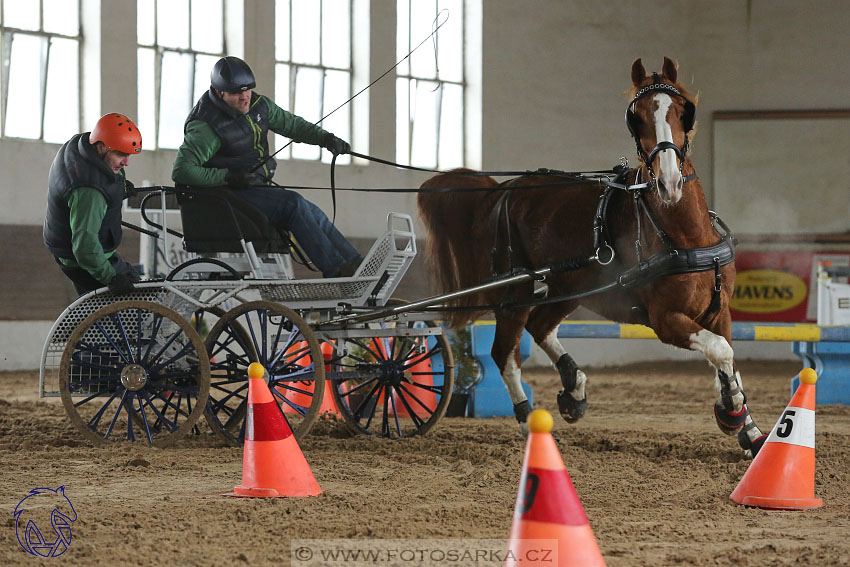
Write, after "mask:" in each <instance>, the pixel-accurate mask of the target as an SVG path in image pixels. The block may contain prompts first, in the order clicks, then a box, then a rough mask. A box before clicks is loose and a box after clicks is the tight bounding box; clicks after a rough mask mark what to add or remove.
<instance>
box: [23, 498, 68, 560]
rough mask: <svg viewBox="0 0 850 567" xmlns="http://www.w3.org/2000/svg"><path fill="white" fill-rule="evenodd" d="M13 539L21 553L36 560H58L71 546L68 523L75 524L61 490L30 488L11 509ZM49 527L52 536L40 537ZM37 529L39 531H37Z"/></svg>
mask: <svg viewBox="0 0 850 567" xmlns="http://www.w3.org/2000/svg"><path fill="white" fill-rule="evenodd" d="M14 518H15V535H16V536H17V538H18V543H19V544H20V545H21V547H22V548H23V550H24V551H26V552H27V553H29V554H31V555H36V556H38V557H58V556H60V555H62V554H63V553H65V552H66V551H68V547H70V545H71V523H72V522H76V521H77V512H76V510H74V505H73V504H71V501H70V500H69V499H68V497H67V496H65V487H64V486H60V487H59V488H57V489H56V490H53V489H52V488H33V489H32V490H30V492H29V494H27V495H26V496H25V497H24V498H23V500H21V501H20V502H18V505H17V506H16V507H15V513H14ZM48 522H49V524H50V527H51V528H53V534H52V536H51V534H50V533H46V534H45V533H42V531H41V529H42V528H46V526H47V525H48ZM39 525H40V526H41V528H39Z"/></svg>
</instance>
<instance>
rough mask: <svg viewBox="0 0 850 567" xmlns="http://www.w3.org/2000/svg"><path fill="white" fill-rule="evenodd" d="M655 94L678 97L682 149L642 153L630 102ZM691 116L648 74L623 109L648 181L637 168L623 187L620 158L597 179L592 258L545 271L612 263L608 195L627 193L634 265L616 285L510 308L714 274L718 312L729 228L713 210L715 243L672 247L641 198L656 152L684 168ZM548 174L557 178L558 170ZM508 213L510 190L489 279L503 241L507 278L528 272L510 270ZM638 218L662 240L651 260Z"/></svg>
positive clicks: (730, 248)
mask: <svg viewBox="0 0 850 567" xmlns="http://www.w3.org/2000/svg"><path fill="white" fill-rule="evenodd" d="M656 92H667V93H669V94H672V95H674V96H678V97H680V98H682V99H683V100H684V101H685V102H684V106H685V112H684V114H683V116H682V121H683V127H684V130H685V141H684V143H683V145H682V147H679V146H676V145H675V144H674V143H672V142H669V141H662V142H659V143H658V144H657V145H656V146H655V148H653V149H652V151H651V152H649V154H647V153H646V152H645V151H644V149H643V147H642V146H641V144H640V137H639V136H638V134H637V126H636V124H635V121H636V116H635V114H634V105H635V102H637V101H638V100H639V99H641V98H642V97H644V96H647V95H650V94H653V93H656ZM694 115H695V106H694V104H693V103H692V102H691V101H689V100H688V99H687V98H685V96H684V95H683V94H682V93H681V92H680V91H679V90H678V89H677V88H676V87H674V86H673V85H670V84H667V83H663V82H661V80H660V78H659V76H658V75H657V74H653V82H652V84H650V85H647V86H645V87H643V88H642V89H640V90H639V91H638V92H637V93H636V94H635V96H634V98H633V99H632V101H631V102H630V103H629V105H628V107H627V108H626V124H627V126H628V129H629V132H630V133H631V135H632V137H633V138H634V139H635V142H636V145H637V149H638V155H639V156H640V158H641V160H642V161H643V163H644V166H645V167H646V169H647V172H648V174H649V180H648V181H646V182H641V180H640V173H641V170H640V169H637V170H636V173H635V182H634V183H633V184H631V185H629V184H627V183H626V180H627V178H628V176H629V175H630V174H631V173H632V172H635V170H634V169H632V170H630V169H628V168H627V166H626V163H625V160H624V159H622V163H621V164H620V165H619V166H617V167H615V168H614V169H613V170H612V172H611V173H612V174H616V177H615V178H614V180H613V181H609V180H608V179H598V182H599V183H600V184H602V185H604V189H603V190H602V193H601V194H600V196H599V203H598V204H597V207H596V215H595V217H594V220H593V250H594V252H593V255H592V256H590V257H580V258H574V259H568V260H565V261H562V262H558V263H557V264H555V265H552V266H549V269H551V271H552V272H553V273H558V272H564V271H569V270H577V269H580V268H583V267H585V266H587V265H588V264H589V263H590V262H592V261H595V262H597V263H598V264H600V265H602V266H606V265H608V264H610V263H611V262H613V261H614V259H615V258H616V256H617V253H616V251H615V249H614V246H613V240H612V238H611V235H610V230H609V228H608V220H607V217H608V206H609V204H610V201H611V197H612V195H613V194H614V193H615V192H616V191H626V192H628V193H630V194H631V197H632V203H633V208H634V215H635V221H636V226H637V231H636V232H637V234H636V235H635V242H634V246H635V256H636V258H637V263H636V264H635V265H634V266H631V267H629V268H626V269H625V270H624V271H623V272H622V273H621V274H620V275H619V276H618V277H617V278H616V279H615V281H613V282H610V283H608V284H605V285H602V286H600V287H597V288H594V289H590V290H586V291H583V292H579V293H575V294H571V295H567V296H560V297H553V298H545V299H542V300H533V301H526V302H521V303H515V304H514V306H517V307H525V306H534V305H542V304H545V303H555V302H559V301H567V300H570V299H577V298H580V297H586V296H588V295H593V294H596V293H602V292H605V291H609V290H611V289H613V288H615V287H619V288H622V289H626V290H628V289H633V288H638V287H641V286H644V285H646V284H648V283H650V282H652V281H653V280H655V279H657V278H660V277H664V276H669V275H675V274H686V273H693V272H704V271H708V270H714V286H713V287H712V292H711V301H710V303H709V307H708V310H707V312H706V315H707V314H710V313H714V312H716V311H717V310H719V309H720V298H721V291H722V283H723V276H722V274H721V271H720V269H721V268H722V267H723V266H725V265H727V264H729V263H731V262H733V261H734V259H735V239H734V237H733V235H732V233H731V231H730V230H729V227H728V226H727V225H726V224H725V223H724V222H723V220H722V219H720V217H719V216H717V213H715V212H714V211H709V217H710V219H711V225H712V227H713V228H714V230H715V232H716V233H717V235H718V237H719V241H718V242H717V243H716V244H714V245H712V246H707V247H703V248H676V247H674V246H673V243H672V242H671V241H670V238H669V237H668V236H667V234H666V233H665V232H664V230H663V229H662V228H661V226H660V225H659V223H658V221H657V220H656V219H655V216H654V215H653V213H652V210H651V209H650V208H649V206H648V204H647V202H646V197H645V196H644V190H645V189H649V188H654V187H655V184H656V183H657V182H658V181H657V179H656V177H655V173H654V171H653V170H652V160H653V158H654V157H655V156H656V155H657V154H658V153H659V152H661V151H664V150H668V149H670V150H673V151H674V152H675V153H676V155H677V156H678V158H679V163H680V166H679V168H680V171H681V169H682V168H683V167H684V162H685V158H686V156H687V152H688V144H689V140H688V133H689V132H690V131H691V130H692V129H693V126H694ZM548 173H552V174H558V172H548ZM694 179H697V176H696V174H693V175H688V176H686V177H685V178H684V183H687V182H689V181H693V180H694ZM509 209H510V190H508V191H507V192H506V193H505V195H503V196H502V198H500V199H499V203H498V204H497V207H496V215H495V222H496V230H495V239H494V244H493V261H492V266H493V268H494V269H493V270H492V271H493V272H494V273H493V276H494V277H498V276H497V275H496V274H495V266H496V264H497V255H498V249H499V244H500V242H501V241H502V240H504V241H505V243H506V251H507V259H508V264H509V266H508V268H509V272H508V275H511V276H512V275H515V274H517V273H522V272H530V271H531V270H529V269H528V268H514V267H513V256H514V251H513V248H512V246H511V234H510V233H511V229H510V219H509ZM643 218H646V219H647V221H648V222H649V224H650V225H651V227H652V229H653V230H654V231H655V234H656V235H657V236H658V239H659V240H660V241H661V243H662V245H663V247H664V250H662V251H659V252H656V253H655V254H652V255H651V256H649V257H647V258H645V259H644V258H643V253H642V252H643V251H642V245H641V235H642V232H643V223H642V219H643ZM502 226H504V231H505V236H504V238H502V237H500V229H501V227H502ZM718 227H719V229H718ZM500 275H505V274H500Z"/></svg>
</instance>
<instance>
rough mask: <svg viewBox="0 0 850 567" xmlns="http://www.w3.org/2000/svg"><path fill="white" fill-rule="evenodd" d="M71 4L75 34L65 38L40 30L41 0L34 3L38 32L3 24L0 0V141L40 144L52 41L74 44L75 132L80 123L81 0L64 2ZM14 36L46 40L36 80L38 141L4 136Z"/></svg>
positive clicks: (42, 136)
mask: <svg viewBox="0 0 850 567" xmlns="http://www.w3.org/2000/svg"><path fill="white" fill-rule="evenodd" d="M68 1H73V2H74V3H75V4H76V8H77V24H78V25H77V34H76V35H67V34H62V33H57V32H48V31H45V30H44V2H43V0H38V30H27V29H22V28H15V27H11V26H6V25H5V20H6V17H5V16H6V13H5V3H4V2H3V1H2V0H0V139H14V140H37V141H42V142H44V118H45V114H46V113H45V110H46V105H47V89H48V83H49V81H48V77H49V70H50V52H51V50H52V49H53V42H52V41H51V40H52V39H53V38H59V39H67V40H72V41H76V42H77V85H78V90H79V95H78V96H77V125H76V130H77V131H79V128H80V125H81V123H82V116H83V97H82V87H83V84H82V81H83V69H82V66H83V65H82V61H83V25H82V15H83V14H82V0H68ZM16 34H22V35H30V36H36V37H44V38H47V53H46V55H45V57H44V60H43V61H42V66H41V69H40V78H41V80H42V81H43V83H42V84H41V85H39V97H40V101H39V102H40V112H39V119H40V124H39V134H38V138H22V137H19V136H7V135H6V116H7V115H8V110H9V109H8V102H9V75H10V71H11V65H12V59H11V46H12V40H13V38H14V36H15V35H16Z"/></svg>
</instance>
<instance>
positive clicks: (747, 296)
mask: <svg viewBox="0 0 850 567" xmlns="http://www.w3.org/2000/svg"><path fill="white" fill-rule="evenodd" d="M826 259H829V260H833V261H839V263H841V264H842V265H847V264H846V263H847V261H848V258H847V254H846V253H842V254H830V253H817V252H807V251H796V250H795V251H787V252H785V251H783V252H773V251H769V252H755V251H740V250H738V251H736V253H735V269H736V271H737V277H736V279H735V291H734V293H733V295H732V300H731V302H730V304H729V307H730V310H731V312H732V319H734V320H736V321H777V322H792V323H793V322H800V321H814V320H816V319H817V272H816V270H817V263H818V261H821V260H826Z"/></svg>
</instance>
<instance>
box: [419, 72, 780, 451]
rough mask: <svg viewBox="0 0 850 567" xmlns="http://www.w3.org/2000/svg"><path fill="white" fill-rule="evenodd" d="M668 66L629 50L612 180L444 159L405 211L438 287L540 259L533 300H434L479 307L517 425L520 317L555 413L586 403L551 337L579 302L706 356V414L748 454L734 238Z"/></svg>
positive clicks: (516, 293) (455, 317)
mask: <svg viewBox="0 0 850 567" xmlns="http://www.w3.org/2000/svg"><path fill="white" fill-rule="evenodd" d="M677 75H678V72H677V69H676V65H675V64H674V63H673V61H671V60H670V59H668V58H666V57H665V58H664V64H663V67H662V71H661V73H660V74H658V73H653V74H651V75H647V73H646V70H645V69H644V66H643V64H642V63H641V60H640V59H638V60H637V61H635V62H634V64H633V65H632V77H631V78H632V85H633V88H632V91H631V92H632V100H631V102H630V104H629V106H628V108H627V111H626V122H627V126H628V129H629V131H630V132H631V134H632V137H633V138H634V140H635V142H636V144H637V150H638V157H639V158H640V161H641V163H640V166H639V167H638V168H636V169H633V170H631V171H628V172H624V176H623V178H622V179H618V180H617V182H610V181H609V180H605V179H603V178H596V179H592V178H588V177H586V176H575V175H573V176H570V175H568V174H564V175H558V174H557V173H551V172H546V174H537V173H535V174H528V175H524V176H522V177H518V178H515V179H512V180H510V181H506V182H504V183H502V184H499V183H497V182H496V181H495V180H494V179H492V178H491V177H487V176H483V175H480V174H479V175H475V172H471V171H469V170H454V171H451V172H448V173H441V174H438V175H436V176H434V177H432V178H430V179H429V180H428V181H426V182H425V183H424V184H423V185H422V188H423V189H425V190H426V191H423V192H420V193H419V195H418V204H419V212H420V215H421V217H422V219H423V221H424V223H425V225H426V227H427V229H428V244H427V247H428V252H429V254H428V256H429V261H430V264H431V269H432V273H433V274H434V275H435V278H436V280H437V285H438V287H439V291H440V292H441V293H449V292H453V291H456V290H460V289H465V288H471V287H474V286H476V285H479V284H481V283H482V282H483V281H485V280H487V279H493V278H494V277H496V278H498V277H499V276H502V275H505V274H516V273H522V270H526V273H528V272H529V271H535V270H540V269H541V268H545V267H552V270H551V272H550V273H548V274H546V282H545V283H546V285H547V286H548V290H547V292H546V293H547V297H548V302H547V303H543V302H540V301H537V302H535V297H536V295H535V294H534V290H533V287H534V282H533V281H531V280H529V281H528V282H524V283H521V284H519V285H514V286H511V287H510V288H497V289H486V290H484V291H481V292H480V293H476V294H474V295H471V296H466V297H460V298H456V299H454V300H453V301H451V302H449V304H448V305H449V306H450V307H453V308H456V309H457V310H456V311H453V312H452V313H451V315H450V316H449V317H448V319H449V321H450V323H452V324H453V325H459V324H463V323H466V322H468V321H471V320H474V319H475V318H477V317H478V316H480V315H482V314H483V312H484V311H483V310H476V306H490V307H491V308H492V309H493V311H494V313H495V317H496V335H495V340H494V343H493V348H492V354H493V359H494V360H495V362H496V364H497V365H498V367H499V370H500V371H501V373H502V380H503V381H504V382H505V386H506V387H507V389H508V393H509V394H510V397H511V400H512V401H513V404H514V413H515V414H516V418H517V421H518V422H519V423H520V427H521V428H522V429H523V431H524V432H527V429H526V427H525V421H526V418H527V416H528V414H529V413H530V411H531V405H530V404H529V402H528V399H527V397H526V395H525V393H524V392H523V389H522V387H521V378H520V355H519V341H520V338H521V335H522V330H523V327H524V328H525V329H527V330H528V332H529V333H530V334H531V336H532V337H533V338H534V340H535V342H536V343H537V344H538V345H540V347H541V348H542V349H543V350H544V351H545V352H546V354H547V355H548V356H549V358H550V359H551V361H552V363H553V364H554V365H555V367H556V368H557V370H558V372H559V374H560V377H561V382H562V384H563V389H562V390H561V392H560V393H559V394H558V407H559V409H560V412H561V415H562V416H563V418H564V419H565V420H566V421H568V422H574V421H576V420H578V419H579V418H580V417H582V415H583V414H584V412H585V411H586V409H587V397H586V395H585V385H586V382H587V378H586V376H585V374H584V372H582V371H581V370H580V369H579V367H578V365H577V364H576V362H575V361H574V360H573V358H572V357H571V356H570V355H569V354H567V352H566V350H565V349H564V347H563V346H562V345H561V343H560V341H559V340H558V338H557V328H558V325H559V323H560V322H561V321H562V320H563V319H564V318H565V317H566V316H568V315H569V314H570V313H572V312H573V311H574V310H575V309H576V308H577V307H579V306H580V305H581V306H584V307H586V308H589V309H590V310H592V311H594V312H595V313H597V314H599V315H601V316H603V317H605V318H607V319H611V320H614V321H619V322H623V323H640V324H644V325H648V326H649V327H651V328H652V329H653V330H654V331H655V333H656V334H657V336H658V338H659V339H660V340H661V341H662V342H664V343H667V344H671V345H675V346H677V347H681V348H685V349H690V350H694V351H697V352H700V353H702V355H703V356H705V358H706V359H707V360H708V362H709V363H710V364H711V365H712V366H713V367H714V369H715V386H716V389H717V401H716V402H715V406H714V413H715V418H716V420H717V423H718V425H719V427H720V428H721V430H722V431H723V432H724V433H727V434H729V435H733V434H737V437H738V441H739V443H740V445H741V447H742V448H743V449H744V451H745V453H746V454H747V455H748V456H753V455H754V454H755V453H756V452H757V451H758V449H759V448H760V447H761V445H762V444H763V443H764V438H765V436H764V435H763V434H762V432H761V431H760V430H759V428H758V427H757V426H756V424H755V423H754V422H753V420H752V418H751V417H750V415H749V411H748V409H747V405H746V400H747V398H746V396H745V394H744V391H743V387H742V383H741V375H740V373H739V372H738V370H737V368H736V366H735V361H734V352H733V350H732V347H731V346H730V342H731V330H732V322H731V317H730V314H729V298H730V296H731V295H732V290H733V287H734V285H735V267H734V263H733V259H734V251H733V247H732V244H731V237H730V236H729V235H728V234H720V233H719V232H718V231H717V230H716V229H715V226H714V216H713V214H712V213H710V212H709V210H708V207H707V205H706V202H705V196H704V195H703V190H702V187H701V185H700V182H699V179H698V178H697V177H696V174H695V171H694V166H693V164H692V163H691V160H690V158H689V157H688V144H689V136H690V134H691V131H692V129H693V126H694V111H695V106H694V103H693V102H692V101H691V100H690V99H689V95H688V93H687V91H686V90H685V89H684V88H683V87H682V85H680V84H679V83H678V82H676V78H677ZM475 188H480V189H481V191H476V190H475ZM451 189H462V190H456V191H452V190H451ZM721 224H722V223H721ZM724 232H726V231H725V227H724ZM583 292H591V293H589V294H586V295H585V294H584V293H583Z"/></svg>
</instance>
